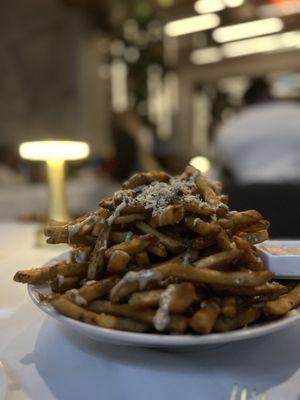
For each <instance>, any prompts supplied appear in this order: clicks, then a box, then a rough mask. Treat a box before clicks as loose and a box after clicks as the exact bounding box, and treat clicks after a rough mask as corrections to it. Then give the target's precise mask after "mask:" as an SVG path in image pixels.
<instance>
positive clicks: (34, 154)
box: [19, 140, 90, 161]
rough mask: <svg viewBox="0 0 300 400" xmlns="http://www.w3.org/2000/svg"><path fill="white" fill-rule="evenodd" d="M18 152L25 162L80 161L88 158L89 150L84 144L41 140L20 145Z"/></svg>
mask: <svg viewBox="0 0 300 400" xmlns="http://www.w3.org/2000/svg"><path fill="white" fill-rule="evenodd" d="M19 152H20V156H21V157H22V158H24V159H27V160H36V161H51V160H81V159H83V158H86V157H88V155H89V153H90V149H89V145H88V144H87V143H85V142H79V141H60V140H42V141H37V142H24V143H22V144H21V145H20V147H19Z"/></svg>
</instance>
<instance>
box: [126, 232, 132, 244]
mask: <svg viewBox="0 0 300 400" xmlns="http://www.w3.org/2000/svg"><path fill="white" fill-rule="evenodd" d="M132 236H133V232H127V233H126V236H125V242H127V241H128V240H130V239H131V238H132Z"/></svg>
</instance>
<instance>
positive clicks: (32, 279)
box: [14, 263, 87, 285]
mask: <svg viewBox="0 0 300 400" xmlns="http://www.w3.org/2000/svg"><path fill="white" fill-rule="evenodd" d="M86 271H87V265H86V264H74V263H72V264H65V263H60V264H56V265H52V266H51V267H45V268H35V269H28V270H23V271H18V272H17V273H16V274H15V276H14V281H16V282H21V283H29V284H32V285H39V284H42V283H46V282H47V281H49V280H50V279H53V278H54V277H56V276H57V275H62V276H65V277H67V276H83V275H84V274H85V273H86Z"/></svg>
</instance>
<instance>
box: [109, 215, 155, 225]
mask: <svg viewBox="0 0 300 400" xmlns="http://www.w3.org/2000/svg"><path fill="white" fill-rule="evenodd" d="M147 218H148V215H147V214H145V213H143V214H126V215H121V216H120V217H117V218H115V219H114V221H113V224H114V225H122V224H131V223H132V222H135V221H144V220H145V219H147Z"/></svg>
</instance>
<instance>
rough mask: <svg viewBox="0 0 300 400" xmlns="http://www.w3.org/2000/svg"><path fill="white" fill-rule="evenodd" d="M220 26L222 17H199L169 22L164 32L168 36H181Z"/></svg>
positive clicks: (208, 15)
mask: <svg viewBox="0 0 300 400" xmlns="http://www.w3.org/2000/svg"><path fill="white" fill-rule="evenodd" d="M219 24H220V17H219V16H218V15H217V14H206V15H197V16H195V17H190V18H183V19H179V20H176V21H172V22H169V23H167V24H166V25H165V28H164V31H165V33H166V35H168V36H180V35H187V34H188V33H194V32H200V31H205V30H208V29H213V28H215V27H217V26H218V25H219Z"/></svg>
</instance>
